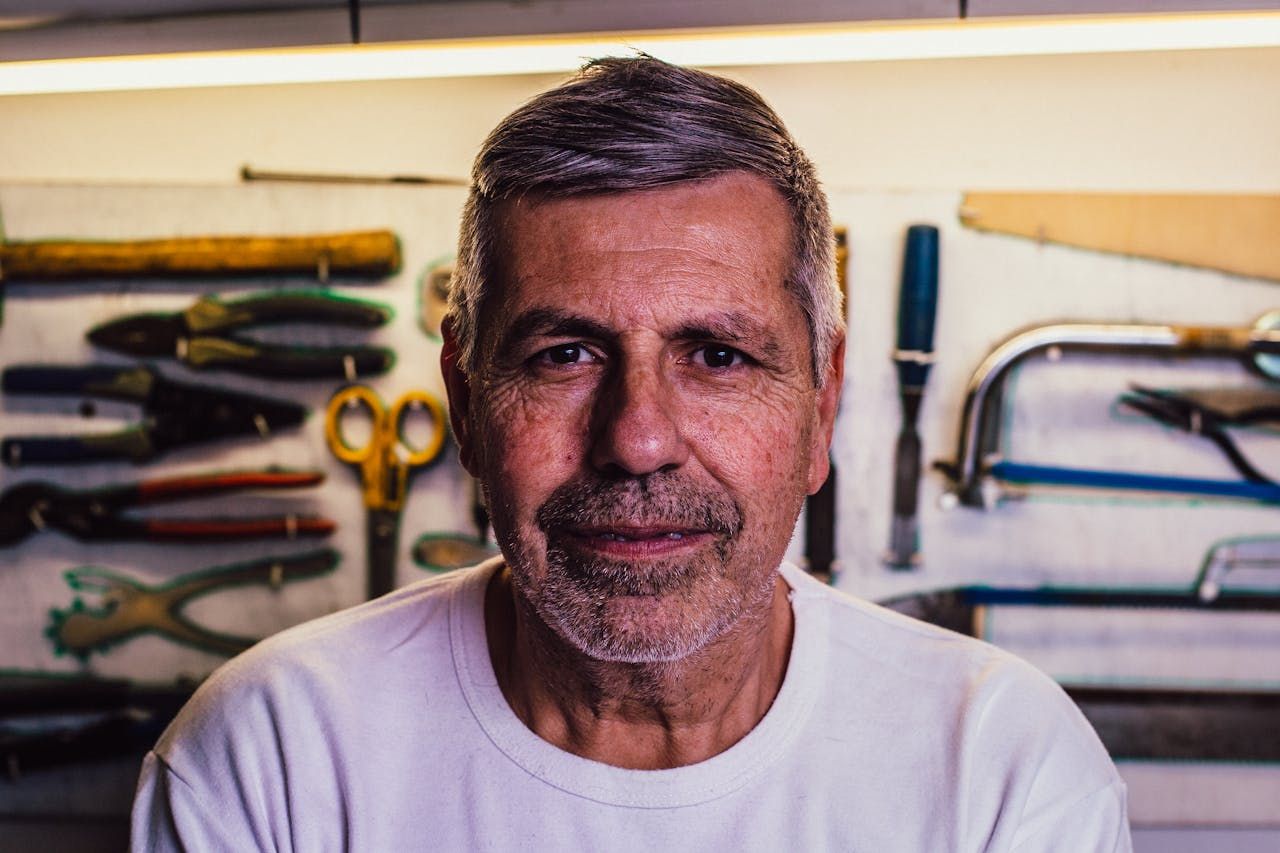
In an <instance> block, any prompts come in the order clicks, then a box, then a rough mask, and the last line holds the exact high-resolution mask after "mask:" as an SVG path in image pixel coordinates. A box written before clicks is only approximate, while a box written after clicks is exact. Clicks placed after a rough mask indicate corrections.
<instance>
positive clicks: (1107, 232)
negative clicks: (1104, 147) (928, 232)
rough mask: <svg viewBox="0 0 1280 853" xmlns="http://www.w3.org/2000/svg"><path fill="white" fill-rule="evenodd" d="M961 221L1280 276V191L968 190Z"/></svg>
mask: <svg viewBox="0 0 1280 853" xmlns="http://www.w3.org/2000/svg"><path fill="white" fill-rule="evenodd" d="M959 213H960V222H961V224H963V225H965V226H968V227H969V228H974V229H977V230H979V231H992V232H996V233H999V234H1013V235H1016V236H1020V237H1029V238H1031V239H1033V240H1039V241H1041V242H1047V243H1061V244H1063V245H1067V246H1075V247H1078V248H1082V249H1094V250H1096V251H1100V252H1114V253H1118V254H1122V255H1133V256H1136V257H1140V258H1154V259H1155V260H1161V261H1169V262H1171V263H1175V264H1185V265H1187V266H1192V267H1203V268H1205V269H1213V270H1220V271H1222V272H1227V273H1232V274H1234V275H1243V276H1253V277H1256V278H1265V279H1271V280H1272V281H1280V195H1261V194H1242V195H1213V194H1128V193H1065V192H1058V193H1052V192H1051V193H1003V192H969V193H965V196H964V200H963V201H961V203H960V211H959Z"/></svg>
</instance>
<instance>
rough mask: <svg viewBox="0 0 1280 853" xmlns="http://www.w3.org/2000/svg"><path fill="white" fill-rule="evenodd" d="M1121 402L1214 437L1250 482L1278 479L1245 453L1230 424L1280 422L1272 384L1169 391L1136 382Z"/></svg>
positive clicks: (1166, 422) (1278, 394) (1279, 404)
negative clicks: (1232, 435) (1269, 386)
mask: <svg viewBox="0 0 1280 853" xmlns="http://www.w3.org/2000/svg"><path fill="white" fill-rule="evenodd" d="M1120 404H1121V405H1122V406H1127V407H1128V408H1130V409H1134V410H1135V411H1138V412H1141V413H1143V414H1144V415H1147V416H1148V417H1150V418H1152V419H1153V420H1155V421H1158V422H1159V423H1162V424H1164V425H1165V426H1170V427H1173V428H1174V429H1178V430H1182V431H1183V432H1186V433H1189V434H1191V435H1198V436H1203V437H1204V438H1206V439H1208V440H1209V441H1212V442H1213V443H1214V444H1215V445H1217V447H1218V449H1219V450H1221V451H1222V453H1223V455H1224V456H1226V457H1227V461H1229V462H1230V463H1231V466H1232V467H1233V468H1235V469H1236V471H1237V472H1238V473H1239V474H1240V476H1241V477H1243V478H1244V479H1246V480H1248V481H1249V482H1251V483H1271V484H1274V483H1275V480H1274V479H1272V478H1271V477H1268V476H1267V475H1266V474H1264V473H1262V471H1260V470H1259V469H1258V468H1256V467H1254V465H1253V463H1252V462H1250V461H1249V460H1248V458H1246V457H1245V455H1244V452H1243V451H1241V450H1240V448H1239V447H1238V446H1237V445H1236V443H1235V441H1234V440H1233V439H1232V438H1231V436H1230V435H1229V434H1228V433H1227V428H1228V427H1235V426H1260V425H1268V424H1269V425H1271V426H1280V391H1276V390H1272V389H1269V388H1207V389H1202V390H1181V391H1168V390H1159V389H1154V388H1141V387H1138V386H1136V385H1135V386H1134V387H1133V390H1132V391H1131V392H1130V393H1128V394H1124V395H1122V396H1121V397H1120Z"/></svg>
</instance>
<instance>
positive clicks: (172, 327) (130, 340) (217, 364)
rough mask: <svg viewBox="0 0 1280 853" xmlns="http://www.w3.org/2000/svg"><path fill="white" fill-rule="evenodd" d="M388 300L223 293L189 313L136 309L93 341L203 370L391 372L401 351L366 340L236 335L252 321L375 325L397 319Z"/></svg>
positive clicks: (293, 375)
mask: <svg viewBox="0 0 1280 853" xmlns="http://www.w3.org/2000/svg"><path fill="white" fill-rule="evenodd" d="M391 316H392V311H391V309H390V308H388V307H387V306H385V305H381V304H379V303H376V302H368V301H365V300H362V299H351V298H348V297H342V296H335V295H333V294H331V293H327V292H322V291H314V290H300V291H298V290H295V291H283V290H282V291H269V292H266V293H260V294H256V295H253V296H248V297H245V298H242V299H237V300H234V301H227V302H224V301H221V300H219V299H218V298H217V297H215V296H204V297H201V298H200V299H198V300H196V302H195V304H193V305H192V306H191V307H190V308H187V309H186V310H185V311H178V312H174V313H151V314H131V315H129V316H126V317H119V318H117V319H115V320H112V321H110V322H107V323H103V324H102V325H100V326H96V327H95V328H93V329H91V330H90V331H89V334H88V337H89V340H90V341H91V342H92V343H94V344H96V345H97V346H100V347H103V348H104V349H109V350H113V351H115V352H121V353H126V354H128V355H135V356H139V357H145V358H156V357H165V356H168V357H170V358H177V359H178V360H180V361H182V362H184V363H186V364H187V365H188V366H190V367H193V368H196V369H205V368H213V369H220V370H231V371H235V372H237V373H245V374H249V375H252V376H266V377H275V378H290V379H307V378H338V379H347V380H348V381H350V380H352V379H355V378H356V377H358V376H367V375H370V374H377V373H385V372H386V371H387V370H389V369H390V368H391V366H392V365H393V364H394V363H395V353H394V352H393V351H391V350H390V349H387V348H385V347H373V346H365V345H350V346H330V347H309V346H288V345H281V344H269V343H264V342H261V341H257V340H254V339H251V338H248V337H243V336H239V335H236V334H233V333H234V332H236V331H238V330H240V329H244V328H247V327H250V326H265V325H280V324H284V323H311V324H315V323H320V324H333V325H340V326H349V327H355V328H375V327H377V326H381V325H382V324H384V323H386V322H387V321H388V320H390V319H391Z"/></svg>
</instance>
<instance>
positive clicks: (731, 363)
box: [693, 344, 746, 370]
mask: <svg viewBox="0 0 1280 853" xmlns="http://www.w3.org/2000/svg"><path fill="white" fill-rule="evenodd" d="M693 362H694V363H695V364H700V365H705V366H706V367H710V368H713V369H717V370H723V369H725V368H727V367H737V366H738V365H740V364H744V363H745V362H746V356H744V355H743V354H742V353H741V352H740V351H738V350H736V349H734V348H733V347H726V346H719V345H716V344H708V345H707V346H703V347H698V349H696V350H694V353H693Z"/></svg>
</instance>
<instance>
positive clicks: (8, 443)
mask: <svg viewBox="0 0 1280 853" xmlns="http://www.w3.org/2000/svg"><path fill="white" fill-rule="evenodd" d="M0 388H2V389H3V390H4V391H6V392H9V393H13V394H59V395H68V394H86V395H90V396H94V397H103V398H106V399H111V400H124V401H125V402H130V403H137V404H139V405H141V406H142V415H143V419H142V422H141V423H138V424H135V425H133V426H131V427H128V428H127V429H124V430H121V431H119V432H113V433H94V434H89V435H46V436H14V437H10V438H6V439H4V441H3V442H0V456H2V457H3V458H4V462H5V464H6V465H10V466H13V467H17V466H19V465H26V464H31V463H36V464H60V463H70V462H91V461H98V460H104V459H129V460H132V461H133V462H146V461H147V460H149V459H152V458H154V457H156V456H158V455H160V454H161V453H163V452H164V451H166V450H170V449H171V448H175V447H182V446H185V445H188V444H202V443H204V442H208V441H216V440H218V439H223V438H231V437H233V436H239V435H260V436H262V437H264V438H265V437H267V436H268V435H269V434H270V433H271V432H273V431H275V430H278V429H281V428H283V427H290V426H297V425H298V424H300V423H302V421H303V420H304V419H305V418H306V416H307V409H306V407H305V406H301V405H299V404H297V403H294V402H292V401H289V400H277V399H272V398H270V397H259V396H255V395H252V394H245V393H242V392H240V391H231V390H229V389H225V388H215V387H212V386H208V385H192V384H187V383H183V382H175V381H173V380H169V379H165V378H164V376H162V375H161V374H160V373H159V372H158V371H156V370H155V369H154V368H150V367H146V366H138V367H125V368H121V367H108V366H89V367H62V366H47V365H23V366H17V367H10V368H7V369H6V370H5V371H4V373H3V374H0Z"/></svg>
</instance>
